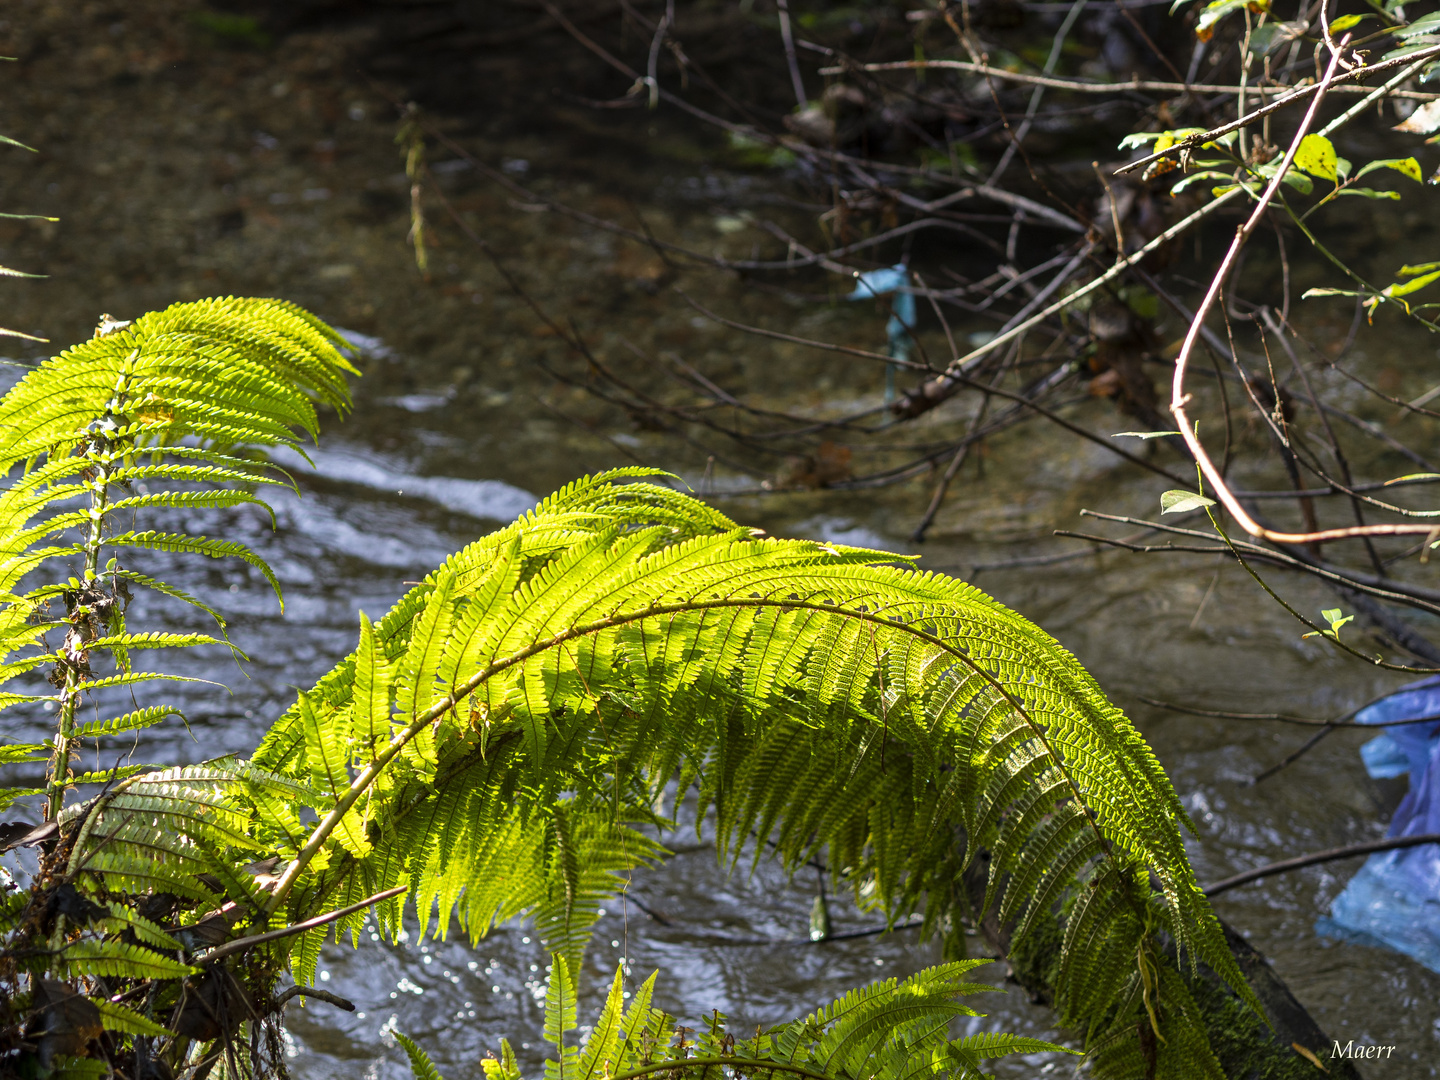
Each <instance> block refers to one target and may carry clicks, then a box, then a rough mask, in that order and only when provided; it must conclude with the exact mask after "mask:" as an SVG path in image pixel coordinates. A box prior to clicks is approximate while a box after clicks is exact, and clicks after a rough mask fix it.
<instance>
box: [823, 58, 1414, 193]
mask: <svg viewBox="0 0 1440 1080" xmlns="http://www.w3.org/2000/svg"><path fill="white" fill-rule="evenodd" d="M1434 55H1435V54H1434V53H1427V54H1426V56H1425V59H1424V60H1422V63H1423V62H1425V61H1426V60H1433V59H1434ZM1401 62H1403V61H1401ZM1395 65H1396V61H1391V62H1390V63H1388V64H1386V65H1385V67H1386V69H1387V70H1388V69H1390V68H1393V67H1394V66H1395ZM924 68H940V69H944V68H949V69H950V70H952V71H963V72H965V73H967V74H971V75H984V76H986V77H988V78H994V79H1000V80H1002V81H1007V82H1016V83H1023V84H1026V85H1029V86H1048V87H1050V88H1052V89H1055V90H1069V91H1071V92H1072V93H1079V94H1119V93H1122V92H1123V91H1126V90H1129V91H1131V92H1135V91H1140V92H1142V93H1156V94H1180V93H1186V92H1194V93H1197V94H1234V93H1237V92H1238V91H1239V89H1240V87H1238V86H1229V85H1211V84H1208V83H1204V84H1201V83H1190V84H1188V85H1187V84H1186V83H1183V82H1154V81H1151V80H1145V79H1130V80H1127V81H1124V82H1087V81H1086V80H1084V79H1067V78H1064V77H1063V76H1058V75H1056V76H1050V75H1031V74H1029V73H1027V72H1023V71H1007V70H1006V69H1004V68H997V67H991V66H989V65H988V64H971V63H968V62H966V61H964V60H894V61H890V62H888V63H876V64H855V65H853V66H850V65H847V66H836V67H823V68H821V69H820V74H821V75H845V74H848V73H849V72H851V71H855V70H859V71H905V70H921V69H924ZM1373 70H1374V69H1373V68H1367V69H1365V71H1366V72H1367V73H1370V72H1373ZM1410 74H1411V73H1407V74H1406V78H1409V77H1410ZM1343 77H1345V76H1342V78H1343ZM1352 77H1353V76H1352ZM1314 90H1315V88H1314V87H1313V86H1301V87H1297V88H1295V93H1296V96H1295V97H1294V98H1292V99H1287V100H1286V101H1285V104H1289V103H1290V101H1291V100H1294V101H1300V100H1303V99H1304V96H1305V95H1306V94H1310V93H1314ZM1330 92H1331V93H1345V94H1368V93H1371V91H1370V89H1369V88H1368V87H1364V86H1351V85H1346V84H1341V85H1338V86H1332V87H1331V88H1330ZM1392 96H1396V97H1405V98H1411V99H1413V100H1417V101H1434V100H1435V99H1436V98H1437V97H1440V94H1435V93H1427V92H1425V91H1423V90H1400V91H1397V92H1395V93H1394V94H1393V95H1392ZM1274 105H1275V102H1274V101H1271V102H1269V104H1268V105H1267V106H1266V107H1265V110H1264V111H1265V113H1266V114H1268V113H1269V112H1271V111H1272V107H1273V106H1274ZM1259 115H1260V114H1258V113H1257V118H1258V116H1259ZM1212 137H1213V136H1212ZM1206 141H1207V142H1208V141H1209V140H1208V139H1207V140H1206ZM1166 152H1167V153H1168V152H1169V151H1166ZM1157 156H1159V155H1157ZM1152 160H1153V159H1152ZM1132 167H1133V166H1127V167H1126V170H1125V171H1127V172H1128V171H1130V168H1132Z"/></svg>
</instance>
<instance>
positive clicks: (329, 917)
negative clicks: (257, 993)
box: [205, 885, 410, 993]
mask: <svg viewBox="0 0 1440 1080" xmlns="http://www.w3.org/2000/svg"><path fill="white" fill-rule="evenodd" d="M408 888H410V886H409V885H396V886H395V887H394V888H393V889H386V890H385V891H384V892H378V893H376V894H375V895H374V896H371V897H369V898H367V899H365V900H361V901H359V902H358V903H355V904H350V905H349V906H348V907H343V908H340V909H338V910H336V911H327V912H326V913H325V914H324V915H317V916H315V918H313V919H306V920H304V921H303V922H298V923H295V924H294V925H293V926H282V927H281V928H280V929H278V930H267V931H265V933H263V934H251V935H250V936H249V937H242V938H236V939H235V940H234V941H227V942H225V943H224V944H223V945H217V946H216V947H215V948H213V949H211V950H210V951H209V952H208V953H206V954H205V963H207V964H208V963H211V962H213V961H215V960H220V959H222V958H224V957H226V956H229V955H231V954H232V953H237V952H243V951H244V950H245V949H248V948H250V947H251V946H254V945H263V944H264V943H265V942H267V941H279V940H280V939H281V938H287V937H293V936H294V935H295V934H303V933H304V932H305V931H306V930H314V929H315V928H316V927H317V926H325V925H326V924H327V923H332V922H334V921H335V920H336V919H343V918H344V917H345V916H346V915H353V914H355V912H357V911H360V910H362V909H364V908H367V907H369V906H370V905H371V904H378V903H380V901H382V900H389V899H390V898H391V897H392V896H399V895H400V894H401V893H403V892H404V891H405V890H406V889H408ZM300 992H301V993H310V992H311V991H310V990H309V989H308V988H303V989H301V991H300Z"/></svg>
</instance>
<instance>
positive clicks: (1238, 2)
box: [1195, 0, 1270, 41]
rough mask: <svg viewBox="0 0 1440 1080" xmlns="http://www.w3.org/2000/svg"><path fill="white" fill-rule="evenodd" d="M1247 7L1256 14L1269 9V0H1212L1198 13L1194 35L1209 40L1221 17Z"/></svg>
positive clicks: (1202, 39)
mask: <svg viewBox="0 0 1440 1080" xmlns="http://www.w3.org/2000/svg"><path fill="white" fill-rule="evenodd" d="M1247 7H1248V8H1249V9H1250V10H1251V11H1253V12H1255V13H1257V14H1258V13H1260V12H1262V11H1269V10H1270V0H1212V2H1211V3H1209V4H1207V5H1206V6H1205V10H1204V11H1202V12H1201V13H1200V20H1199V22H1197V23H1196V24H1195V36H1196V37H1198V38H1199V39H1200V40H1201V41H1209V40H1210V38H1211V36H1212V35H1213V34H1214V33H1215V26H1216V24H1217V23H1219V22H1220V20H1221V19H1223V18H1225V16H1227V15H1229V14H1231V13H1233V12H1236V11H1239V10H1240V9H1241V8H1247Z"/></svg>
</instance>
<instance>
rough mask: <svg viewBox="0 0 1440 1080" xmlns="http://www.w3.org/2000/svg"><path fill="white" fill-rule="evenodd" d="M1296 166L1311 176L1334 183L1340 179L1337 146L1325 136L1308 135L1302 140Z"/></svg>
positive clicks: (1296, 157)
mask: <svg viewBox="0 0 1440 1080" xmlns="http://www.w3.org/2000/svg"><path fill="white" fill-rule="evenodd" d="M1295 164H1296V166H1297V167H1299V168H1301V169H1304V170H1305V171H1306V172H1307V173H1309V174H1310V175H1311V176H1318V177H1320V179H1322V180H1329V181H1331V182H1332V183H1334V182H1335V181H1336V179H1337V177H1338V173H1337V172H1336V165H1337V159H1336V155H1335V145H1334V144H1333V143H1332V142H1331V141H1330V140H1329V139H1327V138H1326V137H1325V136H1324V135H1306V136H1305V138H1303V139H1301V140H1300V149H1299V151H1297V152H1296V154H1295Z"/></svg>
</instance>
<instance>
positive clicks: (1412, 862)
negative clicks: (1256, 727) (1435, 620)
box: [1315, 676, 1440, 972]
mask: <svg viewBox="0 0 1440 1080" xmlns="http://www.w3.org/2000/svg"><path fill="white" fill-rule="evenodd" d="M1426 716H1440V676H1432V677H1431V678H1428V679H1423V680H1421V681H1420V682H1417V683H1411V684H1410V685H1409V686H1407V687H1405V688H1404V689H1403V690H1400V691H1399V692H1397V693H1394V694H1391V695H1390V696H1389V697H1386V698H1381V699H1380V700H1379V701H1377V702H1375V703H1374V704H1373V705H1368V706H1366V707H1365V708H1364V709H1362V710H1360V712H1358V713H1356V714H1355V720H1356V722H1358V723H1361V724H1375V725H1377V726H1383V725H1387V724H1392V725H1393V724H1394V723H1395V722H1396V721H1398V720H1414V719H1419V718H1421V717H1426ZM1360 756H1361V758H1362V759H1363V760H1364V762H1365V769H1366V771H1367V772H1369V774H1370V775H1371V776H1373V777H1376V778H1377V779H1378V778H1382V777H1396V776H1403V775H1405V774H1406V773H1408V774H1409V776H1410V791H1409V792H1408V793H1407V794H1406V796H1405V798H1404V799H1403V800H1401V802H1400V805H1399V807H1398V808H1397V809H1396V810H1395V816H1394V818H1393V819H1392V820H1391V822H1390V829H1389V832H1387V833H1386V835H1387V836H1420V835H1425V834H1428V833H1440V720H1437V721H1435V722H1433V723H1429V724H1406V725H1404V726H1403V727H1388V728H1387V729H1386V731H1385V734H1383V735H1380V736H1378V737H1376V738H1374V739H1371V740H1370V741H1369V742H1367V743H1366V744H1365V745H1364V746H1362V747H1361V748H1360ZM1315 929H1316V930H1317V931H1318V932H1319V933H1321V934H1324V935H1325V936H1327V937H1335V938H1340V939H1342V940H1348V941H1354V942H1356V943H1357V944H1363V945H1373V946H1380V947H1383V948H1389V949H1394V950H1395V951H1397V952H1402V953H1405V954H1406V955H1407V956H1411V957H1413V958H1414V959H1416V960H1418V961H1419V962H1420V963H1422V964H1424V965H1425V966H1426V967H1427V968H1429V969H1430V970H1431V971H1435V972H1440V844H1422V845H1420V846H1418V847H1413V848H1402V849H1400V850H1399V851H1382V852H1378V853H1377V854H1374V855H1371V856H1370V858H1369V859H1368V860H1366V862H1365V865H1364V866H1363V867H1361V868H1360V872H1359V873H1358V874H1356V875H1355V876H1354V877H1353V878H1352V879H1351V880H1350V884H1349V885H1347V886H1345V891H1344V892H1342V893H1341V894H1340V895H1339V896H1337V897H1336V898H1335V902H1334V904H1332V905H1331V907H1330V915H1329V916H1328V917H1326V918H1322V919H1320V920H1319V921H1318V922H1317V923H1316V924H1315Z"/></svg>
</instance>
